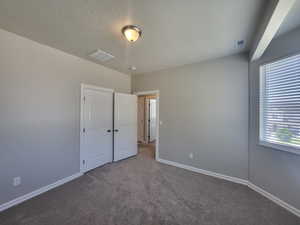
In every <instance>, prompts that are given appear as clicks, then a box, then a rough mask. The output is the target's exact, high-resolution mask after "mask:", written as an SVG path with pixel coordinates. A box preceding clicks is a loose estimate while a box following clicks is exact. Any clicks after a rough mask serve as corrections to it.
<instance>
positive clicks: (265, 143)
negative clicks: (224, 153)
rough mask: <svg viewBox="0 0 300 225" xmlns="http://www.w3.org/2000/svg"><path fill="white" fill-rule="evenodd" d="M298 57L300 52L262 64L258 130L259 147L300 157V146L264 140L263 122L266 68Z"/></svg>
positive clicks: (260, 68) (260, 65) (260, 67)
mask: <svg viewBox="0 0 300 225" xmlns="http://www.w3.org/2000/svg"><path fill="white" fill-rule="evenodd" d="M296 55H300V52H296V53H293V54H289V55H285V56H282V57H278V58H275V59H273V60H270V61H265V62H263V63H261V64H259V65H258V66H259V99H258V114H259V118H258V120H259V129H258V145H260V146H263V147H268V148H272V149H274V150H279V151H284V152H289V153H293V154H296V155H300V146H299V147H297V146H290V145H287V144H277V143H272V142H268V141H265V140H264V139H263V134H264V120H263V113H264V112H263V108H264V107H263V105H264V102H263V96H264V90H265V73H264V72H263V69H264V66H265V65H267V64H271V63H274V62H277V61H280V60H283V59H287V58H290V57H293V56H296Z"/></svg>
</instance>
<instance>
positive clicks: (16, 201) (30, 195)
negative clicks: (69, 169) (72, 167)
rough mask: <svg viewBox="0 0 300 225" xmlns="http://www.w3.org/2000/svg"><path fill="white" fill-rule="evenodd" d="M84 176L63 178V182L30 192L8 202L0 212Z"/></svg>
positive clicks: (76, 175) (1, 207)
mask: <svg viewBox="0 0 300 225" xmlns="http://www.w3.org/2000/svg"><path fill="white" fill-rule="evenodd" d="M82 175H83V174H82V173H76V174H73V175H72V176H69V177H66V178H63V179H61V180H58V181H56V182H55V183H52V184H49V185H47V186H44V187H42V188H39V189H37V190H35V191H33V192H30V193H28V194H25V195H23V196H20V197H18V198H15V199H13V200H11V201H9V202H6V203H4V204H2V205H0V212H2V211H4V210H6V209H8V208H10V207H13V206H15V205H18V204H20V203H22V202H24V201H26V200H28V199H31V198H33V197H35V196H38V195H40V194H42V193H45V192H46V191H49V190H51V189H53V188H56V187H58V186H60V185H63V184H65V183H67V182H69V181H71V180H74V179H76V178H78V177H80V176H82Z"/></svg>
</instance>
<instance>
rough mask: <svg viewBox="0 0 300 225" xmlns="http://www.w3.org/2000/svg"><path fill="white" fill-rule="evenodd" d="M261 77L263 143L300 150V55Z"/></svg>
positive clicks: (273, 66) (266, 67) (263, 71)
mask: <svg viewBox="0 0 300 225" xmlns="http://www.w3.org/2000/svg"><path fill="white" fill-rule="evenodd" d="M260 73H261V74H260V141H261V142H266V143H271V144H276V145H281V146H285V147H290V148H292V149H295V148H296V149H300V54H299V55H296V56H291V57H288V58H284V59H281V60H278V61H275V62H272V63H269V64H266V65H263V66H261V68H260ZM299 151H300V150H299Z"/></svg>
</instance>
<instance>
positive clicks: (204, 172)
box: [157, 158, 248, 185]
mask: <svg viewBox="0 0 300 225" xmlns="http://www.w3.org/2000/svg"><path fill="white" fill-rule="evenodd" d="M157 161H158V162H160V163H164V164H167V165H171V166H175V167H179V168H182V169H186V170H189V171H193V172H196V173H201V174H204V175H207V176H212V177H216V178H219V179H222V180H227V181H231V182H233V183H237V184H243V185H248V180H244V179H241V178H237V177H231V176H227V175H224V174H220V173H215V172H211V171H208V170H203V169H199V168H196V167H193V166H188V165H184V164H181V163H177V162H173V161H169V160H165V159H160V158H159V159H158V160H157Z"/></svg>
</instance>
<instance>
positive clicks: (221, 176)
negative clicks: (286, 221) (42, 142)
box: [0, 158, 300, 217]
mask: <svg viewBox="0 0 300 225" xmlns="http://www.w3.org/2000/svg"><path fill="white" fill-rule="evenodd" d="M157 161H158V162H160V163H164V164H167V165H171V166H175V167H179V168H182V169H186V170H189V171H193V172H196V173H200V174H204V175H208V176H212V177H216V178H219V179H223V180H227V181H230V182H234V183H238V184H242V185H245V186H248V187H249V188H251V189H252V190H254V191H256V192H257V193H259V194H261V195H263V196H264V197H266V198H268V199H269V200H271V201H273V202H274V203H276V204H278V205H280V206H281V207H283V208H285V209H286V210H288V211H289V212H291V213H293V214H294V215H296V216H298V217H300V210H299V209H297V208H296V207H294V206H292V205H290V204H288V203H287V202H285V201H283V200H281V199H280V198H278V197H276V196H274V195H273V194H271V193H269V192H267V191H265V190H264V189H262V188H260V187H258V186H256V185H255V184H253V183H251V182H250V181H248V180H244V179H241V178H237V177H231V176H227V175H224V174H220V173H215V172H211V171H207V170H203V169H199V168H196V167H192V166H188V165H184V164H181V163H177V162H174V161H169V160H165V159H161V158H157ZM82 175H83V174H82V173H76V174H73V175H72V176H69V177H66V178H63V179H61V180H58V181H56V182H55V183H52V184H50V185H47V186H44V187H42V188H39V189H37V190H35V191H33V192H30V193H28V194H25V195H23V196H20V197H18V198H16V199H13V200H11V201H9V202H7V203H4V204H2V205H0V212H2V211H4V210H6V209H8V208H11V207H13V206H15V205H18V204H20V203H22V202H24V201H26V200H29V199H31V198H33V197H35V196H38V195H40V194H42V193H45V192H47V191H49V190H51V189H53V188H56V187H58V186H60V185H63V184H65V183H67V182H69V181H72V180H74V179H76V178H78V177H80V176H82Z"/></svg>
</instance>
